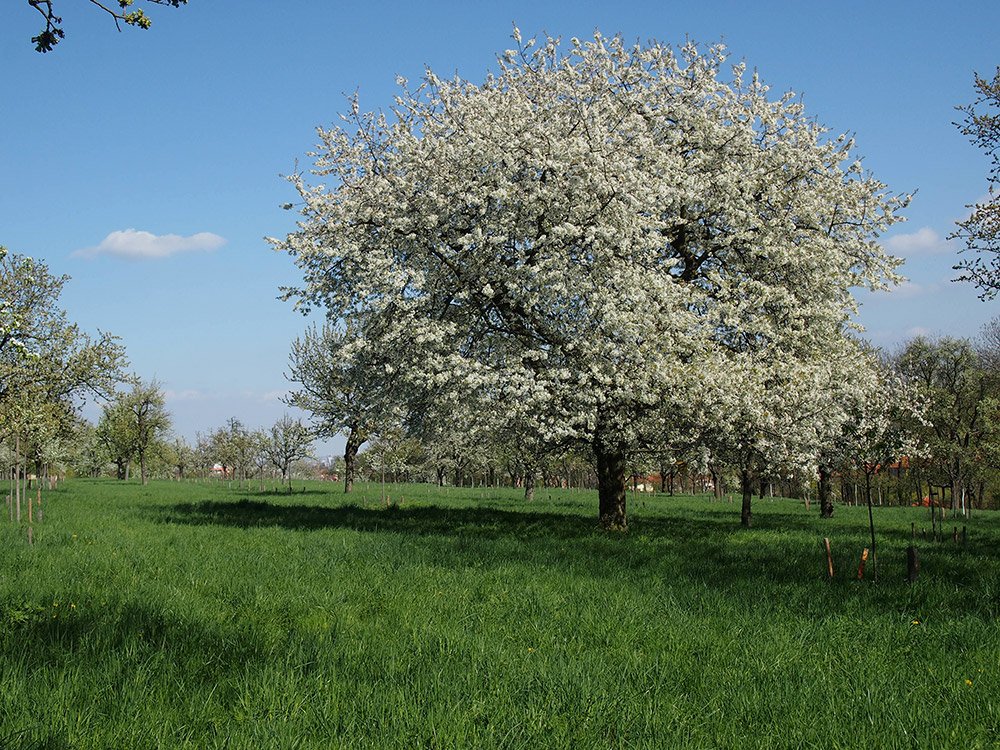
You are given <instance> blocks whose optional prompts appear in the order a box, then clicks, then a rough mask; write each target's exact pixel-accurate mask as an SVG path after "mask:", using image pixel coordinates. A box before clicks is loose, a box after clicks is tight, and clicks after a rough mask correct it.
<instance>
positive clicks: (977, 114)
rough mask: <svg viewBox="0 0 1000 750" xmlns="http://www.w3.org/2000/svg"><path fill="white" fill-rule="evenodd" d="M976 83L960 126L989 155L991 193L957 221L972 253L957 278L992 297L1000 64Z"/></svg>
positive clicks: (999, 199) (996, 262) (995, 286)
mask: <svg viewBox="0 0 1000 750" xmlns="http://www.w3.org/2000/svg"><path fill="white" fill-rule="evenodd" d="M973 85H974V88H975V90H976V94H977V98H976V99H975V101H973V102H972V103H971V104H967V105H964V106H961V107H959V108H958V109H959V111H960V112H962V113H964V114H965V119H964V120H963V121H962V122H961V123H958V128H959V130H961V131H962V134H963V135H965V136H968V138H969V140H970V141H972V143H973V144H975V145H976V146H978V147H979V148H981V149H983V151H985V152H986V154H987V156H989V159H990V171H989V176H988V182H989V197H988V198H987V199H986V200H984V201H982V202H980V203H976V204H974V205H971V206H969V207H968V208H971V209H972V213H971V214H970V215H969V217H968V218H967V219H964V220H963V221H959V222H957V224H958V229H957V230H956V231H955V233H954V234H953V235H952V237H955V238H958V239H961V240H963V241H964V242H965V248H964V250H962V252H970V253H971V257H969V258H967V259H965V260H963V261H961V262H960V263H959V264H958V265H956V266H955V270H956V271H961V272H962V273H961V275H960V276H959V277H958V279H957V281H970V282H972V283H973V284H974V285H975V286H977V287H978V288H979V290H980V295H979V296H980V297H981V298H982V299H983V300H991V299H993V298H994V297H996V295H997V292H998V291H1000V191H998V189H997V188H998V187H1000V66H998V67H997V70H996V73H995V74H994V76H993V79H992V80H990V79H988V78H984V77H982V76H980V75H976V76H975V80H974V84H973Z"/></svg>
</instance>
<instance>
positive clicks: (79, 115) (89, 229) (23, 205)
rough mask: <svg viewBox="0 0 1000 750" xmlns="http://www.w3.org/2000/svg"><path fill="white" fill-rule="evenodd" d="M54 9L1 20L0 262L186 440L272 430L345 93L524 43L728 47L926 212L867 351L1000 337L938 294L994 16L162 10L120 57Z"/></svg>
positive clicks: (903, 247) (963, 193)
mask: <svg viewBox="0 0 1000 750" xmlns="http://www.w3.org/2000/svg"><path fill="white" fill-rule="evenodd" d="M56 10H57V13H59V14H61V15H62V17H63V19H64V28H65V30H66V38H65V40H64V41H63V42H62V43H60V44H59V46H58V47H57V48H56V49H55V51H53V52H51V53H49V54H47V55H41V54H38V53H36V52H35V51H34V49H33V47H32V45H31V44H30V42H29V39H30V37H31V36H33V35H34V34H36V33H38V31H39V30H40V28H41V24H40V21H41V17H40V16H39V15H38V14H37V13H36V12H34V11H33V10H32V9H31V8H30V7H28V6H27V3H26V2H5V3H4V4H3V9H2V10H0V70H2V71H3V76H2V79H0V102H2V105H0V244H3V245H5V246H6V247H8V248H9V249H10V250H12V251H15V252H20V253H24V254H27V255H31V256H33V257H36V258H41V259H44V260H45V261H46V262H47V263H48V264H49V266H50V268H51V269H52V270H53V271H54V272H57V273H66V274H69V275H70V276H71V277H72V281H70V283H69V284H68V285H67V287H66V290H65V293H64V296H63V303H64V306H65V307H66V308H67V310H68V311H69V313H70V316H71V318H73V319H74V320H76V321H78V322H80V323H81V325H82V326H83V327H84V328H85V329H88V330H91V331H94V330H96V329H102V330H107V331H111V332H113V333H115V334H117V335H119V336H120V337H121V338H122V340H123V342H124V344H125V345H126V347H127V350H128V353H129V357H130V359H131V362H132V368H133V370H134V371H135V372H137V373H138V374H140V375H142V376H143V377H146V378H152V377H156V378H158V379H159V380H160V382H161V383H162V384H163V387H164V388H165V390H166V391H167V394H168V406H169V408H170V410H171V412H172V413H173V416H174V422H175V429H176V432H177V433H178V434H181V435H184V436H185V437H187V438H189V439H193V438H194V435H195V433H196V432H198V431H201V432H205V431H208V430H210V429H213V428H215V427H217V426H219V425H221V424H222V423H223V422H224V421H225V420H226V419H227V418H228V417H230V416H236V417H238V418H240V419H241V420H243V421H244V422H245V423H247V424H248V425H251V426H265V425H269V424H271V423H273V421H274V420H275V419H276V418H277V417H279V416H280V415H281V414H282V413H283V412H284V411H286V410H287V407H285V406H284V405H283V404H282V403H281V401H280V396H281V394H282V393H284V392H285V391H286V390H287V388H288V387H289V384H288V383H287V381H286V380H285V378H284V372H285V369H286V364H287V353H288V349H289V343H290V341H291V340H292V339H293V338H294V337H295V336H297V335H299V334H300V333H301V332H302V330H303V329H304V327H305V325H306V323H307V321H306V320H305V319H303V318H302V317H301V316H300V315H298V314H297V313H295V312H294V311H293V310H292V309H291V305H290V304H288V303H283V302H281V301H279V300H278V299H277V295H278V288H279V286H281V285H283V284H294V283H295V282H296V280H297V275H296V270H295V267H294V265H293V263H292V262H291V260H290V259H289V258H287V257H285V256H282V255H279V254H276V253H274V252H273V251H272V250H271V249H270V247H269V246H268V245H267V244H266V243H265V242H264V240H263V237H264V236H267V235H272V236H280V235H283V234H284V233H286V232H288V231H289V230H291V229H292V228H293V226H294V220H295V216H294V214H293V213H290V212H286V211H283V210H282V209H281V208H280V206H281V204H282V203H285V202H287V201H292V200H295V194H294V191H293V190H292V188H291V186H290V185H288V184H287V183H286V182H284V181H283V180H282V179H281V177H280V175H282V174H288V173H290V172H292V171H294V170H295V169H296V164H297V163H298V165H299V166H300V167H306V166H308V164H309V160H308V157H307V156H306V153H307V152H308V151H309V150H310V149H311V147H312V146H313V145H314V143H315V142H316V137H315V127H316V126H318V125H329V124H331V123H334V122H336V120H337V115H338V113H340V112H342V111H344V110H345V108H346V105H345V99H344V96H345V95H347V94H350V93H352V92H354V91H355V90H357V91H358V92H359V94H360V98H361V105H362V107H363V108H364V109H374V108H379V107H383V106H387V105H388V104H390V103H391V97H392V95H393V94H394V93H395V90H396V89H395V83H394V81H395V77H396V76H397V75H403V76H406V77H407V78H409V79H410V80H416V79H418V78H419V77H420V75H421V74H422V72H423V70H424V67H425V66H430V67H431V68H433V69H434V70H435V71H437V72H438V73H452V72H455V71H457V72H459V73H460V74H461V75H463V76H464V77H467V78H470V79H472V80H477V79H481V78H482V77H483V75H484V73H485V72H486V71H487V70H488V69H489V68H490V67H491V66H492V65H493V63H494V60H495V55H496V54H497V53H498V52H500V51H502V50H503V49H506V48H508V47H510V46H512V42H511V39H510V33H511V25H512V23H514V22H516V23H517V25H518V26H519V27H520V28H521V30H522V32H523V33H524V35H525V36H530V35H533V34H537V33H540V32H548V33H550V34H552V35H556V36H563V37H564V38H568V37H571V36H579V37H586V36H589V35H590V34H591V33H592V32H593V30H594V29H595V28H600V29H601V31H602V32H604V33H616V32H620V33H622V34H623V35H624V36H625V37H626V38H628V39H641V40H648V39H651V38H655V39H657V40H660V41H663V42H671V43H681V42H683V41H684V40H685V39H688V38H690V39H693V40H695V41H699V42H705V43H713V42H718V41H723V42H725V43H726V44H727V46H728V47H729V48H730V51H731V54H732V59H733V60H734V61H735V60H739V59H743V60H745V61H746V62H747V64H748V65H750V66H751V67H756V68H757V69H758V70H759V71H760V74H761V76H762V78H763V79H764V81H765V82H767V83H768V84H770V86H771V87H772V90H774V91H775V92H776V93H778V92H782V91H785V90H788V89H791V90H793V91H796V92H800V93H802V95H803V96H804V101H805V104H806V107H807V110H808V111H809V113H810V114H811V115H812V116H814V117H816V118H817V120H818V121H819V122H821V123H823V124H825V125H826V126H827V127H829V128H830V129H831V130H833V131H836V132H841V131H849V132H852V133H854V134H855V135H856V137H857V142H858V153H859V154H861V155H862V156H864V158H865V164H866V166H867V167H868V168H869V169H870V170H871V171H872V172H874V173H875V175H876V176H877V177H879V178H880V179H881V180H882V181H883V182H885V183H887V184H888V185H889V187H890V188H891V189H893V190H894V191H898V192H907V191H911V190H917V191H918V192H917V195H916V198H915V200H914V202H913V204H912V206H911V207H910V209H908V210H907V212H906V216H907V219H908V221H907V222H906V223H905V224H902V225H899V226H898V227H896V228H895V229H894V231H893V232H892V233H891V234H890V235H889V236H887V237H886V238H885V241H886V243H887V245H888V247H890V249H892V250H893V251H894V252H895V253H896V254H899V255H902V256H904V257H906V258H907V263H906V265H905V266H904V268H903V272H904V273H905V274H906V275H907V276H908V278H909V281H908V282H907V284H905V285H903V286H901V287H900V288H898V289H897V290H896V291H894V292H893V293H891V294H885V295H878V296H871V295H866V296H865V297H864V300H863V302H864V304H863V310H862V314H861V321H862V323H863V324H864V325H865V326H866V327H867V329H868V334H869V337H870V338H871V340H872V341H873V342H874V343H875V344H877V345H880V346H884V347H887V348H893V347H895V346H898V345H899V343H900V342H902V341H904V340H906V339H907V338H908V337H910V336H912V335H914V334H915V333H930V334H938V335H954V336H974V335H975V334H976V332H977V331H978V329H979V328H980V327H981V326H982V324H983V323H985V322H986V321H987V320H989V319H990V318H992V317H995V316H996V315H997V314H1000V303H983V302H980V301H979V300H978V299H977V297H976V295H975V293H974V291H973V290H972V289H971V288H969V287H968V286H964V285H959V284H953V283H950V279H951V278H952V277H953V276H954V272H953V271H952V270H951V266H952V265H953V264H954V263H955V262H956V259H957V256H956V254H955V253H956V250H957V248H956V247H954V246H953V245H950V244H949V243H948V242H946V241H945V239H944V238H945V237H946V236H947V235H948V234H949V232H950V231H951V230H952V228H953V226H954V221H955V219H957V218H960V217H962V216H963V215H964V214H965V213H966V210H965V208H964V206H965V205H966V204H968V203H971V202H973V201H976V200H977V199H980V198H982V197H983V196H984V195H985V194H986V189H987V185H986V174H987V160H986V158H985V156H984V155H983V154H982V153H981V152H979V151H977V150H976V149H974V148H973V147H972V146H971V145H970V144H969V143H968V142H967V141H966V140H965V139H964V138H963V137H962V136H961V134H960V133H959V132H958V131H957V129H956V128H955V127H954V126H953V124H952V123H953V121H954V120H956V119H957V115H958V113H956V112H955V110H954V105H956V104H959V103H964V102H967V101H968V100H969V99H971V97H972V73H973V71H979V72H981V73H984V74H989V73H992V71H993V70H994V69H995V67H996V65H997V64H1000V46H998V45H997V40H996V30H997V29H998V28H1000V3H998V2H995V0H983V1H982V2H963V3H941V2H930V1H929V0H924V1H921V0H909V2H896V1H894V0H884V1H883V2H878V3H872V2H846V1H845V2H841V3H812V2H757V3H747V2H713V1H711V0H705V1H704V2H700V3H692V2H674V1H673V0H659V1H658V2H633V3H628V2H623V3H618V4H612V3H598V2H579V1H577V2H537V0H536V2H532V3H527V2H516V3H482V2H476V1H474V0H466V1H465V2H448V3H445V2H423V3H391V2H366V3H332V2H331V3H325V2H306V1H305V0H286V2H282V3H275V2H273V1H271V0H241V1H240V2H236V1H235V0H190V4H189V5H188V6H187V7H184V8H181V9H178V10H174V9H170V8H161V7H158V6H152V7H151V9H150V10H149V14H150V15H151V17H152V18H153V28H152V29H150V30H149V31H140V30H136V29H125V31H123V32H122V33H120V34H119V33H117V32H116V31H115V27H114V24H113V22H112V20H111V19H110V18H109V17H108V16H106V15H105V14H103V13H102V12H100V11H99V10H97V9H96V8H94V7H93V6H92V5H90V4H89V3H86V2H84V1H83V0H57V5H56ZM129 230H134V232H133V233H130V232H129ZM114 233H119V234H114ZM140 233H147V234H140ZM102 243H103V244H102ZM95 248H104V249H107V248H118V249H119V250H129V249H132V250H134V251H140V250H141V251H148V252H150V253H153V254H159V255H160V256H161V257H153V258H145V259H137V258H134V257H131V258H130V257H124V256H122V255H113V254H109V253H107V252H97V251H96V250H95ZM341 444H342V443H341V442H339V441H334V442H333V443H332V444H327V445H325V446H322V447H321V451H323V452H327V451H333V450H338V449H339V447H340V445H341Z"/></svg>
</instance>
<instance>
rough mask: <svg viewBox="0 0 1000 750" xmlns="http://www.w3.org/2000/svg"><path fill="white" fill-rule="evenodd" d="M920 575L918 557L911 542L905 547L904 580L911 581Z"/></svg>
mask: <svg viewBox="0 0 1000 750" xmlns="http://www.w3.org/2000/svg"><path fill="white" fill-rule="evenodd" d="M918 575H920V558H919V557H918V556H917V548H916V547H914V546H913V545H912V544H911V545H910V546H909V547H907V548H906V581H907V583H913V582H914V581H915V580H917V576H918Z"/></svg>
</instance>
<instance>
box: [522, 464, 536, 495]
mask: <svg viewBox="0 0 1000 750" xmlns="http://www.w3.org/2000/svg"><path fill="white" fill-rule="evenodd" d="M524 499H525V501H526V502H529V503H530V502H534V500H535V472H534V471H533V470H531V469H529V470H528V471H526V472H525V473H524Z"/></svg>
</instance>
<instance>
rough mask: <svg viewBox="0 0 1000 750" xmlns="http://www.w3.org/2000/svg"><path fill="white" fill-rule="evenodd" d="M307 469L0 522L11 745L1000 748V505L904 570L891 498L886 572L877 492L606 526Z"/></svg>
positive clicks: (919, 518)
mask: <svg viewBox="0 0 1000 750" xmlns="http://www.w3.org/2000/svg"><path fill="white" fill-rule="evenodd" d="M297 488H298V489H299V490H300V491H298V492H297V493H296V494H294V495H291V496H288V495H283V494H272V493H258V492H255V491H246V490H238V489H235V488H229V487H228V486H227V485H225V484H187V483H168V482H162V483H153V484H150V485H149V486H148V487H141V486H139V485H137V484H122V483H116V482H114V481H84V480H77V481H72V482H69V483H66V484H64V485H63V486H62V487H61V488H59V489H58V490H55V491H53V492H50V493H48V494H47V496H46V499H45V501H44V505H45V520H44V523H42V524H37V525H36V526H35V534H34V536H35V544H34V545H33V546H30V547H29V546H28V544H27V541H26V533H25V529H24V527H21V528H16V527H14V526H12V525H10V524H7V523H6V522H3V523H2V524H0V639H2V651H0V748H8V747H11V748H137V749H140V748H141V749H142V750H148V749H149V748H157V747H162V748H175V747H176V748H181V747H185V748H215V747H218V748H222V747H227V748H336V747H344V748H364V747H370V748H417V747H428V748H438V747H440V748H446V747H447V748H494V747H504V748H535V747H546V748H548V747H560V748H715V747H717V748H740V747H745V748H786V747H789V748H791V747H794V748H824V749H828V748H861V747H874V748H894V747H912V748H938V747H941V748H944V747H961V748H976V747H983V748H985V747H998V746H1000V698H998V696H1000V626H998V619H997V618H998V615H1000V560H998V551H1000V514H995V513H981V514H979V515H978V516H976V517H974V518H972V519H971V520H969V521H968V522H965V523H967V525H968V527H969V531H968V534H969V537H968V544H967V545H966V546H962V545H956V544H954V543H953V542H952V541H951V540H950V535H949V540H948V541H947V542H938V543H935V542H930V541H922V542H921V541H920V540H918V546H919V547H920V554H921V562H922V572H921V576H920V578H919V580H918V581H917V582H916V583H915V584H913V585H908V584H906V583H905V582H904V581H903V578H904V574H905V548H906V546H907V545H908V544H909V543H910V524H911V522H916V523H917V528H918V529H919V528H920V527H921V526H924V527H926V526H927V521H926V516H925V513H926V511H925V510H923V509H915V508H913V509H911V508H891V509H890V508H884V509H882V508H879V509H876V523H877V525H878V527H879V544H880V547H879V565H880V572H881V581H880V582H879V583H878V584H877V585H876V584H873V583H871V582H870V581H865V582H859V581H857V580H856V577H855V575H854V573H855V571H856V569H857V559H858V557H859V555H860V551H861V548H862V547H864V546H866V544H867V516H866V514H865V512H864V510H863V509H861V508H843V507H838V508H837V512H836V516H835V518H834V519H833V520H832V521H826V522H823V521H821V520H820V519H819V518H818V517H817V514H816V509H815V507H814V508H813V509H812V510H810V511H808V512H807V511H806V510H805V508H804V507H802V505H801V503H797V502H794V501H791V500H774V501H771V500H759V501H755V504H754V521H755V524H756V528H754V529H752V530H749V531H747V530H744V529H741V528H740V527H739V505H738V503H736V504H729V503H728V502H713V501H711V500H709V499H706V498H668V497H663V496H656V497H645V498H640V499H638V500H634V501H632V500H631V498H630V501H631V509H630V510H631V514H632V516H631V523H632V529H631V532H630V533H629V534H627V535H608V534H606V533H603V532H601V531H599V530H597V528H596V502H597V501H596V495H594V494H592V493H588V492H574V491H554V490H545V489H540V490H539V491H538V498H537V499H536V501H535V502H534V503H532V504H526V503H524V501H523V500H522V499H521V498H520V497H519V494H518V492H517V491H514V490H505V489H499V490H493V489H485V490H483V489H475V490H472V489H469V490H459V489H450V490H439V489H437V488H432V487H425V486H408V487H391V488H390V489H389V492H390V494H391V495H392V497H393V499H394V500H397V501H398V500H400V499H401V498H402V506H401V507H396V508H386V507H385V505H384V504H382V503H380V501H379V499H378V495H379V488H378V487H374V486H367V487H366V486H364V485H362V486H361V487H360V488H359V491H358V492H357V493H356V494H355V496H354V497H352V498H351V502H350V503H346V502H345V500H344V496H343V495H342V494H340V493H338V491H337V490H338V488H337V487H334V486H330V485H321V484H319V483H315V484H307V486H306V488H305V491H301V490H302V489H303V488H302V485H301V483H297ZM959 523H962V522H959ZM948 528H949V529H951V524H949V526H948ZM824 536H828V537H830V539H831V542H832V545H833V551H834V558H835V564H836V566H837V578H836V579H835V580H834V581H832V582H831V581H828V580H826V573H825V568H826V563H825V559H824V556H823V553H822V552H821V540H822V538H823V537H824Z"/></svg>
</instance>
